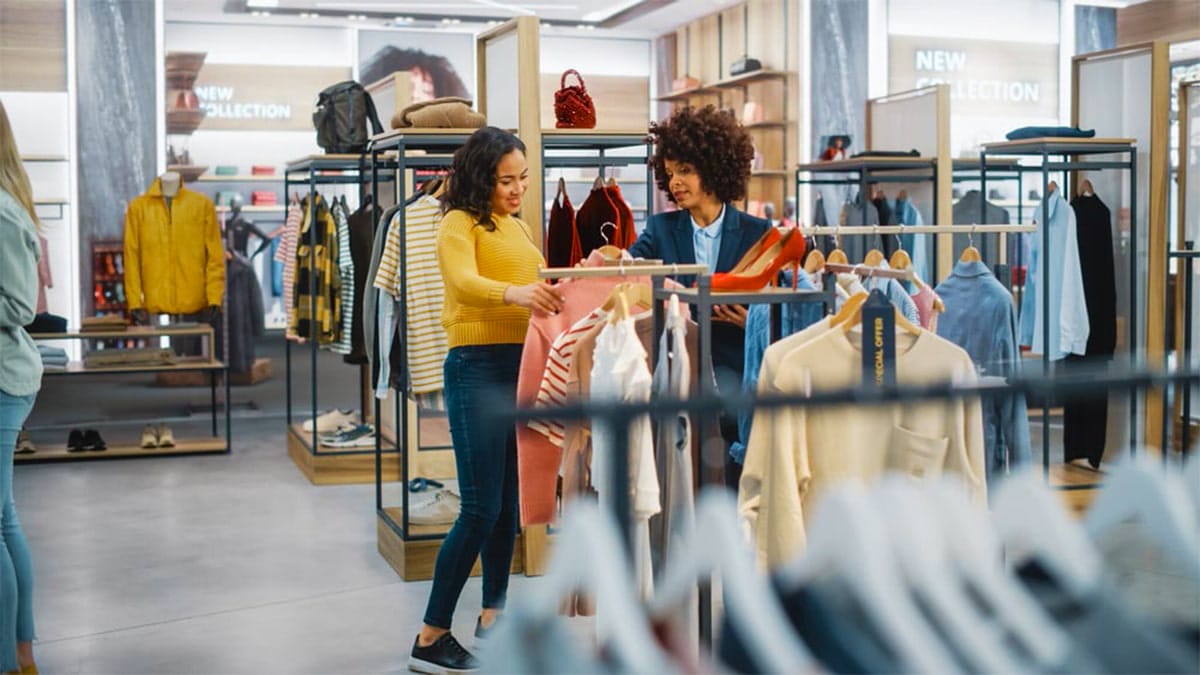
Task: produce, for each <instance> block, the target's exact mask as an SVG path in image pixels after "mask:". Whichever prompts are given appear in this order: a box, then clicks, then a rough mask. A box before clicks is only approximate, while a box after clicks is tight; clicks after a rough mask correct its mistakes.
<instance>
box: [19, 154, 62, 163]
mask: <svg viewBox="0 0 1200 675" xmlns="http://www.w3.org/2000/svg"><path fill="white" fill-rule="evenodd" d="M21 161H22V162H67V161H70V158H68V157H67V156H66V155H21Z"/></svg>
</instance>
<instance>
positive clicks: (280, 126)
mask: <svg viewBox="0 0 1200 675" xmlns="http://www.w3.org/2000/svg"><path fill="white" fill-rule="evenodd" d="M349 79H350V68H330V67H315V66H255V65H233V64H225V63H206V64H204V66H203V67H202V68H201V69H200V75H199V76H198V77H197V78H196V84H195V86H194V87H193V91H195V93H196V98H197V99H198V100H199V102H200V107H201V108H202V109H203V110H204V111H205V117H204V122H203V123H202V124H201V125H200V128H201V129H206V130H227V131H228V130H233V131H303V130H309V131H311V130H312V128H313V125H312V112H313V107H314V106H315V105H316V101H317V94H319V93H320V92H321V90H322V89H324V88H325V87H328V86H329V85H331V84H336V83H338V82H341V81H343V80H349Z"/></svg>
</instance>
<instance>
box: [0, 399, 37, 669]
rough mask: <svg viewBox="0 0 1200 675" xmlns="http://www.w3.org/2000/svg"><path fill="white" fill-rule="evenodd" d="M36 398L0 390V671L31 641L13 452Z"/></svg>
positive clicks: (13, 664) (27, 565)
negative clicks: (14, 491)
mask: <svg viewBox="0 0 1200 675" xmlns="http://www.w3.org/2000/svg"><path fill="white" fill-rule="evenodd" d="M35 398H36V395H35V394H30V395H29V396H9V395H8V394H6V393H4V392H3V391H0V672H2V671H8V670H18V668H17V643H18V642H32V641H33V638H34V634H33V562H32V560H31V559H30V557H29V546H27V545H26V544H25V534H24V533H23V532H22V531H21V523H20V522H19V521H18V520H17V507H16V505H15V504H14V503H13V450H15V449H16V445H17V434H19V433H20V432H21V426H22V425H23V424H25V418H26V417H28V416H29V411H30V410H31V409H32V408H33V401H34V399H35Z"/></svg>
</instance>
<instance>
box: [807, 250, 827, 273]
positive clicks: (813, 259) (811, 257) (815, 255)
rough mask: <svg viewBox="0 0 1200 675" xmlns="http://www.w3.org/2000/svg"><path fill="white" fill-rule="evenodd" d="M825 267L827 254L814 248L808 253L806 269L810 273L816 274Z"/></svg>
mask: <svg viewBox="0 0 1200 675" xmlns="http://www.w3.org/2000/svg"><path fill="white" fill-rule="evenodd" d="M823 269H825V254H824V253H821V252H820V251H818V250H816V249H813V250H812V251H811V252H809V254H808V259H806V260H805V261H804V271H805V272H807V273H809V274H816V273H817V272H820V271H821V270H823Z"/></svg>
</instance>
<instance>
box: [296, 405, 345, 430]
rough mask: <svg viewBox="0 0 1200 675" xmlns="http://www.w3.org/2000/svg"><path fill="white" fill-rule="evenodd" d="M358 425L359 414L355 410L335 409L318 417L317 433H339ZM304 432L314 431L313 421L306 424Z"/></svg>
mask: <svg viewBox="0 0 1200 675" xmlns="http://www.w3.org/2000/svg"><path fill="white" fill-rule="evenodd" d="M356 424H358V412H356V411H354V410H338V409H337V408H334V409H333V410H330V411H329V412H327V413H325V414H323V415H317V431H321V432H330V431H337V430H339V429H341V428H343V427H353V426H355V425H356ZM304 430H305V431H309V432H311V431H312V430H313V421H312V420H307V421H306V422H305V423H304Z"/></svg>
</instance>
